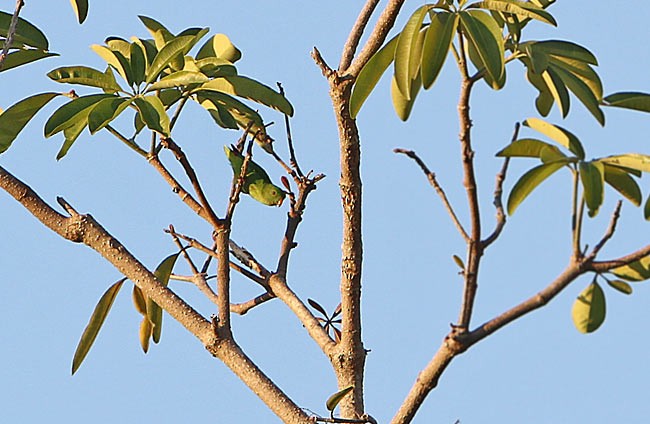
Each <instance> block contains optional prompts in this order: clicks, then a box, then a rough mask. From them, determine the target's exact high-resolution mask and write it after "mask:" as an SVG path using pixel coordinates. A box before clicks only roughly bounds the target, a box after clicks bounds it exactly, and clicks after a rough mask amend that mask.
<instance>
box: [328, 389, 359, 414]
mask: <svg viewBox="0 0 650 424" xmlns="http://www.w3.org/2000/svg"><path fill="white" fill-rule="evenodd" d="M352 389H354V386H348V387H346V388H345V389H342V390H339V391H338V392H336V393H334V394H333V395H332V396H330V397H329V398H328V399H327V402H325V406H326V407H327V410H328V411H330V412H334V409H335V408H336V406H337V405H338V404H339V403H340V402H341V400H343V398H344V397H345V395H347V394H348V393H350V392H351V391H352Z"/></svg>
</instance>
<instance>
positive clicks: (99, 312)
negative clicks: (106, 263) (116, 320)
mask: <svg viewBox="0 0 650 424" xmlns="http://www.w3.org/2000/svg"><path fill="white" fill-rule="evenodd" d="M125 281H126V278H123V279H121V280H119V281H118V282H116V283H115V284H113V285H112V286H110V287H109V288H108V290H106V292H105V293H104V294H103V295H102V297H101V298H100V299H99V302H98V303H97V306H95V310H94V311H93V314H92V315H91V316H90V321H88V325H86V328H85V329H84V332H83V334H82V335H81V340H79V344H78V345H77V350H75V352H74V358H73V359H72V374H74V373H75V372H76V371H77V370H78V369H79V366H80V365H81V363H82V362H83V360H84V359H85V358H86V355H87V354H88V351H90V348H91V347H92V345H93V343H94V342H95V339H96V338H97V334H99V330H101V328H102V325H103V324H104V321H105V320H106V317H107V316H108V313H109V312H110V310H111V306H113V301H114V300H115V297H116V296H117V294H118V293H119V291H120V289H121V288H122V284H123V283H124V282H125Z"/></svg>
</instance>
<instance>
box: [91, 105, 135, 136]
mask: <svg viewBox="0 0 650 424" xmlns="http://www.w3.org/2000/svg"><path fill="white" fill-rule="evenodd" d="M132 102H133V98H129V99H125V98H123V97H115V98H110V99H104V100H101V101H100V102H99V103H97V104H96V105H95V106H94V107H93V108H92V110H91V111H90V114H89V115H88V130H90V133H91V134H95V133H96V132H97V131H99V130H101V129H102V128H104V127H105V126H106V125H108V124H110V123H111V121H113V120H114V119H115V118H117V117H118V116H119V115H120V113H122V112H123V111H124V109H126V108H127V107H128V106H129V105H130V104H131V103H132Z"/></svg>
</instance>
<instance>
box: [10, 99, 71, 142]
mask: <svg viewBox="0 0 650 424" xmlns="http://www.w3.org/2000/svg"><path fill="white" fill-rule="evenodd" d="M59 95H60V94H59V93H41V94H35V95H33V96H30V97H28V98H26V99H23V100H21V101H19V102H18V103H16V104H14V105H12V106H11V107H9V108H8V109H7V110H5V111H4V112H2V113H0V153H2V152H4V151H6V150H7V149H8V148H9V146H11V143H13V141H14V140H15V139H16V137H18V134H20V132H21V131H22V129H23V128H25V125H27V123H28V122H29V121H30V120H31V119H32V118H33V117H34V115H36V113H38V111H39V110H41V108H43V106H45V105H46V104H48V103H49V102H50V100H52V99H53V98H55V97H57V96H59Z"/></svg>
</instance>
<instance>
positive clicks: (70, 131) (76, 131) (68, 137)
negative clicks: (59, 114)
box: [56, 107, 92, 160]
mask: <svg viewBox="0 0 650 424" xmlns="http://www.w3.org/2000/svg"><path fill="white" fill-rule="evenodd" d="M91 110H92V107H89V108H86V111H87V113H84V114H83V115H80V116H78V118H76V119H75V123H74V124H72V125H71V126H69V127H67V128H66V129H64V130H63V135H64V136H65V141H64V142H63V145H62V146H61V149H59V153H57V154H56V160H60V159H62V158H63V157H65V155H67V154H68V150H70V147H72V145H73V144H74V142H75V141H77V138H79V136H80V135H81V133H82V131H83V130H84V128H86V126H87V125H88V115H89V114H90V111H91Z"/></svg>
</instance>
